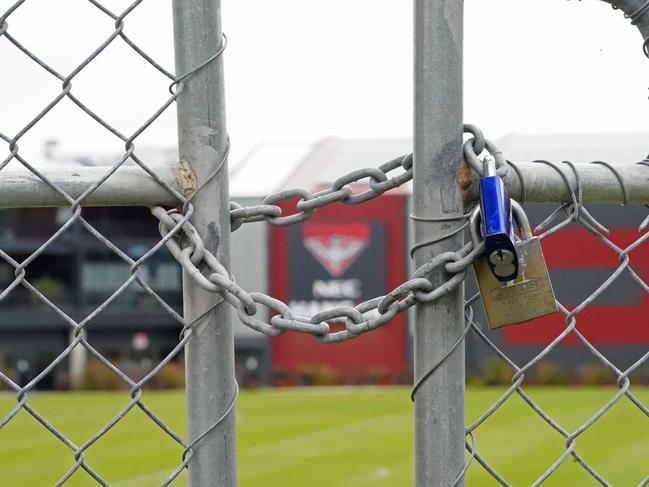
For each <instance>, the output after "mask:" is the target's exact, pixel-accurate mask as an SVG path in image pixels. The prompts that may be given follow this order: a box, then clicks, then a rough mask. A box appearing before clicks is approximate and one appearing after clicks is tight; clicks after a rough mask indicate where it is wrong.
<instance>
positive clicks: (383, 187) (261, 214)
mask: <svg viewBox="0 0 649 487" xmlns="http://www.w3.org/2000/svg"><path fill="white" fill-rule="evenodd" d="M464 132H465V133H466V134H469V137H468V138H467V139H466V141H465V143H464V152H465V157H466V160H467V163H469V165H470V166H471V167H472V168H473V169H475V170H476V171H477V172H479V173H480V174H482V163H481V162H480V161H479V159H478V156H480V155H481V154H482V153H483V152H484V151H485V149H486V150H487V151H488V153H490V154H491V155H493V156H494V158H495V159H496V163H497V165H498V174H499V175H504V174H505V173H506V172H507V164H506V163H505V159H504V156H503V155H502V153H501V152H500V151H499V150H498V149H497V148H496V146H495V145H494V144H493V143H492V142H490V141H488V140H486V139H485V137H484V134H483V133H482V131H481V130H480V129H479V128H478V127H477V126H475V125H471V124H466V125H465V126H464ZM412 162H413V155H412V154H406V155H404V156H400V157H397V158H395V159H392V160H390V161H388V162H385V163H383V164H381V165H380V166H378V167H368V168H363V169H357V170H355V171H352V172H350V173H348V174H346V175H344V176H341V177H339V178H338V179H336V180H335V181H334V182H333V184H332V185H331V187H330V188H329V189H325V190H323V191H320V192H317V193H311V192H310V191H309V190H307V189H303V188H294V189H285V190H282V191H277V192H275V193H271V194H269V195H268V196H266V197H265V198H264V199H263V201H262V203H261V204H260V205H251V206H246V207H244V206H241V205H240V204H238V203H235V202H231V203H230V230H231V231H235V230H237V229H238V228H239V227H241V225H243V224H244V223H251V222H259V221H263V220H266V222H268V223H269V224H271V225H274V226H279V227H282V226H287V225H293V224H295V223H301V222H304V221H306V220H308V219H309V218H311V217H312V216H313V215H314V214H315V212H316V210H318V209H320V208H324V207H325V206H328V205H332V204H334V203H343V204H346V205H357V204H359V203H364V202H365V201H369V200H372V199H374V198H377V197H379V196H381V195H382V194H383V193H385V192H386V191H390V190H391V189H395V188H398V187H399V186H402V185H403V184H405V183H407V182H408V181H410V180H412V170H413V169H412ZM398 170H401V172H399V173H397V174H395V175H392V176H390V174H392V173H393V172H394V171H398ZM364 180H367V184H368V186H369V189H367V190H365V191H362V192H360V193H356V194H354V191H353V189H352V186H351V185H353V184H355V183H360V182H362V181H364ZM295 198H298V201H297V203H296V204H295V208H296V209H297V212H296V213H293V214H291V215H284V213H283V210H282V208H281V206H280V204H281V203H285V202H287V201H291V200H294V199H295Z"/></svg>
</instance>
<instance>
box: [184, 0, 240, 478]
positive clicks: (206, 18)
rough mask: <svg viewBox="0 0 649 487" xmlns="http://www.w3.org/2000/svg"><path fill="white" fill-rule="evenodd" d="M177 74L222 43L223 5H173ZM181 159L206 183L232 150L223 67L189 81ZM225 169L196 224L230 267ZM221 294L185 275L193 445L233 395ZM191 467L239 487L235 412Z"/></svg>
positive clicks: (195, 473)
mask: <svg viewBox="0 0 649 487" xmlns="http://www.w3.org/2000/svg"><path fill="white" fill-rule="evenodd" d="M173 16H174V37H175V54H176V72H177V73H178V74H179V75H182V74H185V73H188V72H190V71H192V70H193V69H194V68H196V67H197V66H200V65H201V64H203V63H204V62H205V61H206V60H208V59H210V58H211V57H212V56H213V55H214V53H215V52H217V50H218V49H219V47H220V46H221V43H222V42H223V40H222V34H221V22H220V3H219V0H174V2H173ZM177 107H178V142H179V152H180V159H181V160H184V161H186V162H187V163H188V164H189V165H190V166H191V167H192V168H193V171H194V173H195V175H196V179H197V183H198V185H199V186H200V185H201V184H203V183H204V182H205V181H206V180H207V177H208V175H209V174H210V173H212V172H213V171H214V170H215V169H216V167H217V166H218V164H219V162H220V161H221V159H222V157H223V155H224V152H225V150H226V144H227V135H226V129H225V107H224V92H223V64H222V61H221V58H217V59H215V60H214V61H212V62H210V63H209V64H208V65H207V66H205V67H204V68H202V69H200V70H198V71H197V72H196V73H195V74H194V75H192V76H191V77H189V78H188V79H187V80H186V82H185V86H184V89H183V91H182V93H181V95H180V97H179V98H178V105H177ZM227 174H228V168H227V164H226V165H225V166H224V167H223V168H222V169H221V170H220V171H219V173H218V174H217V175H216V177H214V178H213V179H212V180H211V181H210V182H209V183H207V184H206V185H205V186H204V187H203V188H202V189H201V190H200V192H199V193H198V195H197V197H196V198H195V199H194V202H193V204H194V214H193V216H192V219H191V222H192V223H193V224H194V226H195V227H196V229H197V230H198V232H199V233H200V235H201V237H202V239H203V241H204V242H205V247H206V249H207V250H209V251H211V252H213V253H214V254H215V255H216V257H217V258H218V260H219V261H220V262H221V263H222V264H223V265H224V266H226V268H229V264H230V262H229V261H230V259H229V246H230V216H229V194H228V179H227ZM219 301H220V299H219V297H218V295H215V294H213V293H209V292H207V291H205V290H204V289H203V288H202V287H200V286H199V285H198V284H196V283H195V282H194V281H193V280H192V279H191V278H190V277H189V276H188V275H187V274H184V275H183V303H184V312H185V319H186V320H187V322H191V321H193V320H194V319H196V318H198V317H199V316H201V315H203V314H204V313H206V312H207V314H206V315H205V317H204V318H203V319H201V320H199V321H198V322H197V323H196V324H195V326H194V328H193V335H192V338H191V339H190V341H189V342H188V343H187V346H186V348H185V361H186V377H187V415H188V420H187V429H188V436H189V442H190V443H191V442H192V441H193V440H194V439H196V438H198V437H200V436H201V435H202V434H203V433H204V432H206V431H208V430H209V429H210V428H211V427H212V426H213V425H214V424H215V423H216V421H217V420H218V419H219V417H220V416H221V415H222V414H223V412H224V411H225V410H226V409H227V407H228V405H229V403H230V402H231V400H232V398H233V396H234V394H235V379H234V342H233V337H232V323H231V316H230V309H229V306H227V305H226V306H216V308H214V310H213V311H211V312H208V310H209V309H210V308H212V307H214V306H215V305H216V304H217V303H218V302H219ZM193 450H194V453H193V456H192V458H191V460H190V462H189V485H190V486H192V487H207V486H219V487H232V486H235V485H236V484H237V476H236V451H235V421H234V413H232V414H230V415H228V416H227V417H226V418H225V420H224V421H222V422H221V423H219V425H218V426H217V427H216V428H214V429H213V430H211V431H210V433H209V434H207V435H206V436H205V437H204V438H202V439H201V440H200V441H199V442H198V443H197V444H196V445H195V446H194V448H193Z"/></svg>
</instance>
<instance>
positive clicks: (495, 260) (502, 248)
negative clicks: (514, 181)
mask: <svg viewBox="0 0 649 487" xmlns="http://www.w3.org/2000/svg"><path fill="white" fill-rule="evenodd" d="M480 213H481V215H482V236H483V238H484V243H485V255H486V256H487V263H488V265H489V268H490V269H491V272H492V273H493V274H494V276H495V278H496V279H497V280H499V281H501V282H507V281H511V280H512V279H515V278H516V276H517V275H518V259H517V258H516V243H515V242H516V237H515V235H514V227H513V225H512V209H511V204H510V200H509V195H508V194H507V189H506V188H505V184H504V183H503V180H502V179H501V178H500V177H498V176H485V177H483V178H482V179H481V180H480ZM503 256H505V260H503ZM501 262H502V265H499V263H501Z"/></svg>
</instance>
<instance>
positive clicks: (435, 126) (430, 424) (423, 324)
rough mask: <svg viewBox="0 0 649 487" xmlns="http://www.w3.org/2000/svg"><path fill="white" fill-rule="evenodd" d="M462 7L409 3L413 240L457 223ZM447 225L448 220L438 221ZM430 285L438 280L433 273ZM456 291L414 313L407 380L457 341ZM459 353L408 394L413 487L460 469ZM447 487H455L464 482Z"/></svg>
mask: <svg viewBox="0 0 649 487" xmlns="http://www.w3.org/2000/svg"><path fill="white" fill-rule="evenodd" d="M462 38H463V0H415V120H414V121H415V127H414V197H413V199H414V211H415V215H417V216H418V217H422V218H430V219H434V220H436V221H419V219H418V221H416V223H415V241H416V242H422V241H426V240H431V239H434V238H437V237H440V236H443V235H446V234H448V233H450V232H452V231H453V230H454V229H456V228H458V226H459V225H461V224H462V223H463V222H462V221H461V220H453V218H455V217H458V216H460V215H462V213H463V204H462V193H461V191H460V188H459V186H458V183H457V177H458V170H459V167H460V164H461V161H462V40H463V39H462ZM445 218H448V219H449V220H448V221H439V220H440V219H445ZM462 243H463V237H462V235H461V233H460V234H458V235H456V236H454V237H451V238H448V239H445V240H443V241H440V242H439V243H436V244H434V245H430V246H427V247H423V248H421V249H419V250H418V251H417V252H416V254H415V263H416V265H417V266H419V265H422V264H424V263H425V262H427V261H429V260H430V259H431V258H432V257H433V256H434V255H438V254H440V253H442V252H447V251H456V250H457V249H459V248H460V247H461V246H462ZM431 277H432V279H431V280H432V281H433V285H437V284H440V283H442V282H444V281H445V276H444V272H443V271H440V272H436V273H435V274H434V275H433V276H431ZM463 308H464V290H463V288H462V287H460V288H459V289H457V290H456V291H455V292H452V293H450V294H449V295H447V296H446V297H444V298H442V299H440V300H438V301H436V302H435V303H431V304H423V305H419V306H418V307H417V312H416V319H415V344H414V347H415V380H417V379H418V378H419V377H421V376H423V375H424V374H425V373H426V372H427V371H428V370H430V369H431V368H432V367H434V366H435V365H436V364H437V363H438V362H439V361H440V360H441V359H442V357H443V356H444V355H445V354H446V353H447V352H448V350H449V349H450V348H451V347H452V346H453V344H454V342H456V341H457V339H458V337H459V336H460V335H461V334H462V329H463V324H464V312H463ZM464 446H465V442H464V346H463V345H461V346H459V347H457V348H456V349H455V351H454V352H453V353H452V354H451V355H450V356H449V357H448V358H447V359H446V360H444V362H443V363H442V365H441V366H440V367H439V368H438V369H437V370H436V371H435V373H434V374H433V375H432V376H431V377H430V378H429V379H428V380H427V381H426V382H425V383H424V385H423V386H422V387H421V388H420V389H419V391H418V392H417V394H416V395H415V468H416V485H417V487H447V486H451V485H453V482H454V481H455V480H456V478H457V477H458V475H459V474H460V472H461V471H462V468H463V466H464V454H465V453H464ZM455 485H459V486H463V485H464V479H463V478H462V479H460V480H459V482H458V483H457V484H455Z"/></svg>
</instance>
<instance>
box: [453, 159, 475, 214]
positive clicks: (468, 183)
mask: <svg viewBox="0 0 649 487" xmlns="http://www.w3.org/2000/svg"><path fill="white" fill-rule="evenodd" d="M471 176H472V170H471V167H470V166H469V165H468V164H467V163H466V162H464V161H462V164H460V169H459V170H458V173H457V184H458V186H459V187H460V190H461V191H462V200H463V201H464V204H465V205H466V204H467V203H469V202H471V201H472V200H473V199H474V197H475V191H474V190H473V179H472V178H471Z"/></svg>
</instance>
